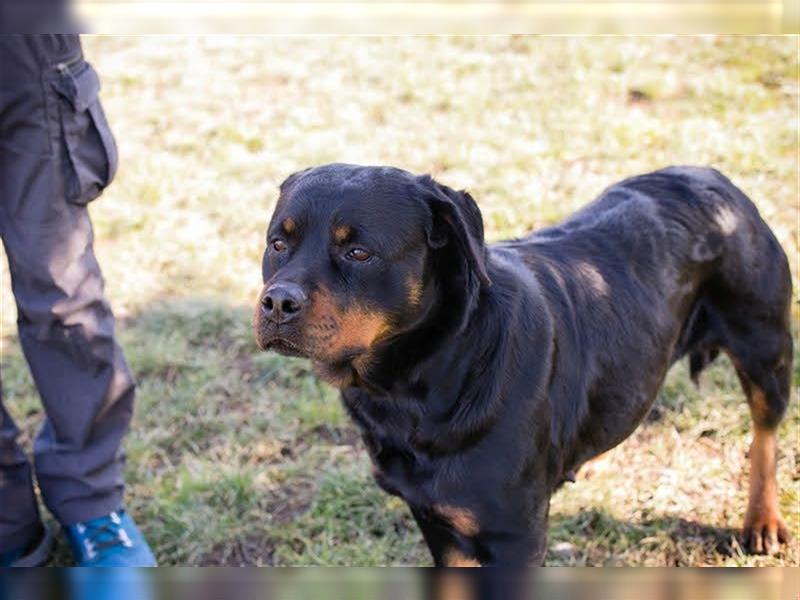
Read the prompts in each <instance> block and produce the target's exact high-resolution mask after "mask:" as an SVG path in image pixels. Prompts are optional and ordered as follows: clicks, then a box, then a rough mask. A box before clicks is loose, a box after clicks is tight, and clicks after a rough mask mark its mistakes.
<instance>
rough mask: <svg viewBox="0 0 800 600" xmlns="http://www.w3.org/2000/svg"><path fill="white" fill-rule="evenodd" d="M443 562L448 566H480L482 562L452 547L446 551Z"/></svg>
mask: <svg viewBox="0 0 800 600" xmlns="http://www.w3.org/2000/svg"><path fill="white" fill-rule="evenodd" d="M442 562H443V563H444V565H445V566H446V567H480V566H481V563H479V562H478V560H477V559H475V558H471V557H469V556H467V555H466V554H464V553H463V552H461V551H460V550H456V549H455V548H451V549H449V550H447V551H446V552H445V553H444V557H443V558H442Z"/></svg>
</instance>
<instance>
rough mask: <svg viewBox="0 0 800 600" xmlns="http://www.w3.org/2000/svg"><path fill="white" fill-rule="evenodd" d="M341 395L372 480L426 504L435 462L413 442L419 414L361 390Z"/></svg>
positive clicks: (411, 502) (385, 488)
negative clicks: (369, 464)
mask: <svg viewBox="0 0 800 600" xmlns="http://www.w3.org/2000/svg"><path fill="white" fill-rule="evenodd" d="M342 399H343V402H344V405H345V408H346V409H347V411H348V413H349V414H350V416H351V418H352V419H353V420H354V421H355V422H356V424H357V425H358V426H359V428H360V429H361V434H362V438H363V439H364V443H365V445H366V447H367V451H368V452H369V455H370V458H371V459H372V464H373V476H374V477H375V481H376V483H377V484H378V485H379V486H380V487H381V488H383V490H384V491H386V492H387V493H389V494H393V495H396V496H400V497H402V498H403V499H405V500H406V501H407V502H409V503H410V504H413V505H425V504H428V503H429V501H430V498H429V494H428V493H427V490H429V489H430V484H431V482H432V480H433V477H434V475H435V472H436V462H435V461H432V460H431V459H430V458H429V457H428V456H427V455H426V454H424V453H422V452H420V451H419V449H418V448H416V447H415V445H414V443H413V437H414V432H415V430H416V428H417V425H418V422H419V415H418V414H415V411H414V410H413V409H409V408H408V406H403V405H402V403H400V404H401V405H400V406H399V405H398V402H397V401H394V400H392V399H388V398H375V397H371V396H369V395H367V394H366V393H364V392H363V391H361V390H356V391H352V392H351V391H348V392H347V393H343V394H342Z"/></svg>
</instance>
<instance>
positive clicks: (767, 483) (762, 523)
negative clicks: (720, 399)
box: [744, 425, 789, 554]
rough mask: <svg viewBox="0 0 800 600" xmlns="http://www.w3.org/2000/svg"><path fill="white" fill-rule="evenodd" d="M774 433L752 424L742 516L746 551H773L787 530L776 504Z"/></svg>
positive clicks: (783, 538)
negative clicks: (745, 504) (745, 502)
mask: <svg viewBox="0 0 800 600" xmlns="http://www.w3.org/2000/svg"><path fill="white" fill-rule="evenodd" d="M777 448H778V443H777V436H776V431H775V429H774V428H773V429H767V428H764V427H759V426H758V425H755V429H754V432H753V442H752V444H751V445H750V498H749V500H748V503H747V513H746V514H745V518H744V541H745V544H746V545H747V547H748V548H749V550H750V552H754V553H756V554H764V553H765V554H774V553H775V552H777V551H778V548H779V545H780V543H781V542H787V541H789V531H788V529H787V528H786V524H785V523H784V521H783V518H782V517H781V513H780V507H779V506H778V483H777V480H776V477H775V468H776V464H775V463H776V455H777Z"/></svg>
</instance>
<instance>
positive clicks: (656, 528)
mask: <svg viewBox="0 0 800 600" xmlns="http://www.w3.org/2000/svg"><path fill="white" fill-rule="evenodd" d="M739 544H740V540H739V531H738V530H736V529H732V528H730V527H716V526H714V525H709V524H704V523H698V522H697V521H694V520H691V519H685V518H681V517H671V516H658V517H654V518H647V519H643V520H642V521H640V522H633V521H629V520H621V519H617V518H615V517H612V516H611V515H609V514H608V513H606V512H604V511H601V510H596V509H589V510H584V511H580V512H578V513H575V514H571V515H552V516H551V517H550V542H549V550H548V554H547V559H546V564H548V565H606V566H613V565H630V564H635V565H642V564H647V559H648V558H650V559H651V560H652V561H654V562H656V563H658V564H660V565H663V566H684V565H688V564H696V559H697V557H698V556H699V555H701V554H702V555H703V556H709V555H715V557H716V559H717V560H724V559H726V558H730V557H735V556H739V555H740V554H741V548H740V545H739Z"/></svg>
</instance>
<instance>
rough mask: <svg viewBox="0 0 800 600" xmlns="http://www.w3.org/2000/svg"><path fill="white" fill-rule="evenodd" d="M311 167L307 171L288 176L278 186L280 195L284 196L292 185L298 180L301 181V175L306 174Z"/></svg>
mask: <svg viewBox="0 0 800 600" xmlns="http://www.w3.org/2000/svg"><path fill="white" fill-rule="evenodd" d="M311 169H313V167H308V168H307V169H303V170H302V171H296V172H295V173H292V174H291V175H289V176H288V177H287V178H286V179H284V180H283V182H282V183H281V185H280V193H281V195H283V194H285V193H286V191H287V190H288V189H289V188H290V187H292V185H293V184H295V183H297V182H298V181H299V180H300V179H302V177H303V175H305V174H306V173H308V172H309V171H310V170H311Z"/></svg>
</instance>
